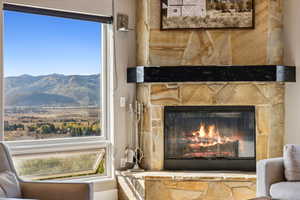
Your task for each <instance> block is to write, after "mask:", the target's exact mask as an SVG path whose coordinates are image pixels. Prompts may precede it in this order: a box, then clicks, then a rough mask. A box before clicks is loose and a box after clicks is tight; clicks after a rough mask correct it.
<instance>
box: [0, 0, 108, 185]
mask: <svg viewBox="0 0 300 200" xmlns="http://www.w3.org/2000/svg"><path fill="white" fill-rule="evenodd" d="M0 1H1V5H0V18H2V20H1V21H0V65H1V66H0V77H1V83H2V84H1V85H0V95H1V98H0V109H1V114H0V130H1V133H0V141H4V108H5V107H4V96H5V95H4V73H3V71H4V67H3V30H4V27H3V21H4V20H3V1H2V0H0ZM101 30H102V33H101V40H102V42H101V43H102V46H101V48H102V49H101V52H102V55H101V56H102V67H101V68H102V72H101V75H102V76H101V81H102V84H101V85H102V90H101V91H102V94H101V95H102V105H101V106H102V107H101V110H102V112H101V114H102V124H103V125H102V131H101V133H102V135H101V136H90V137H78V138H76V137H74V138H62V139H59V138H58V139H43V140H24V141H5V143H6V144H7V145H8V146H9V148H10V150H11V153H12V155H20V154H22V155H28V154H36V153H51V152H58V151H59V152H64V151H72V150H87V149H99V148H102V149H103V148H104V149H105V165H106V166H105V175H103V176H96V177H95V180H96V181H99V180H100V179H101V180H105V181H107V180H110V179H114V173H113V157H112V156H113V153H112V150H113V148H112V146H113V135H112V132H113V131H112V128H113V126H112V123H113V114H112V113H113V105H112V104H113V103H112V102H113V99H112V98H113V94H112V91H113V90H112V71H113V70H112V69H113V67H112V66H113V64H114V63H113V57H114V56H113V54H114V52H113V25H112V24H102V29H101ZM99 37H100V36H99ZM99 53H100V52H99ZM99 67H100V66H99ZM74 179H76V180H78V179H81V178H80V176H79V177H74ZM93 179H94V178H93ZM82 180H84V179H82ZM86 180H90V179H89V178H87V179H86Z"/></svg>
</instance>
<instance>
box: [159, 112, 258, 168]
mask: <svg viewBox="0 0 300 200" xmlns="http://www.w3.org/2000/svg"><path fill="white" fill-rule="evenodd" d="M255 154H256V148H255V107H254V106H167V107H164V169H170V170H188V169H189V170H194V171H198V170H239V171H241V170H249V171H255V165H256V157H255Z"/></svg>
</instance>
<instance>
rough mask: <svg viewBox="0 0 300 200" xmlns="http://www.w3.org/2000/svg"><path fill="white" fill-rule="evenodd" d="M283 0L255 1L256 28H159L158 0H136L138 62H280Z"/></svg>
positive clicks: (217, 63) (144, 63) (188, 63)
mask: <svg viewBox="0 0 300 200" xmlns="http://www.w3.org/2000/svg"><path fill="white" fill-rule="evenodd" d="M282 1H283V0H256V1H255V4H256V5H255V29H249V30H238V29H235V30H230V29H223V30H207V31H202V30H197V31H189V30H176V31H174V30H171V31H160V2H161V0H139V1H137V64H138V65H145V66H149V65H158V66H164V65H165V66H168V65H175V66H177V65H213V64H215V65H256V64H258V65H259V64H282V62H283V61H282V60H283V41H282V38H281V37H282V4H283V2H282Z"/></svg>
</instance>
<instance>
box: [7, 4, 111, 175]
mask: <svg viewBox="0 0 300 200" xmlns="http://www.w3.org/2000/svg"><path fill="white" fill-rule="evenodd" d="M24 8H25V11H26V7H24ZM27 9H29V10H30V9H31V8H27ZM32 9H33V11H34V12H33V13H34V14H33V13H28V12H20V9H18V11H14V9H12V10H11V9H9V10H4V11H3V12H4V27H3V29H4V42H3V49H4V60H3V61H4V69H3V71H4V77H3V78H4V140H5V141H7V142H8V144H9V145H10V146H11V149H12V150H13V154H14V157H13V159H14V162H15V165H16V168H17V171H18V173H19V175H20V176H21V177H23V178H26V179H43V180H45V179H57V178H70V177H76V176H90V175H102V176H107V175H110V171H109V168H110V167H108V166H109V165H110V159H109V156H107V154H108V153H109V152H110V146H111V145H110V140H109V139H110V136H109V134H108V133H109V127H108V126H107V124H108V120H109V117H108V112H109V111H108V109H109V107H110V106H109V101H108V100H107V99H108V98H109V90H108V87H109V83H108V69H107V66H108V59H107V56H109V44H110V25H108V24H104V23H101V22H100V21H101V20H99V21H97V20H90V19H91V18H92V16H86V15H84V16H83V18H86V19H89V20H83V19H82V16H81V17H80V18H79V19H78V15H76V17H75V18H77V19H72V18H74V17H72V14H71V13H69V15H70V16H71V17H69V15H68V13H60V12H58V11H55V12H53V13H54V15H55V16H50V15H52V14H51V11H50V12H48V11H47V12H43V10H41V14H43V15H41V14H36V13H37V11H38V12H39V11H40V10H39V9H37V10H35V9H34V8H32ZM32 9H31V11H32ZM45 11H46V10H45ZM45 13H46V15H45ZM48 13H50V15H48ZM57 14H58V15H57ZM61 14H64V16H63V17H60V16H61ZM58 16H59V17H58ZM93 19H97V18H93Z"/></svg>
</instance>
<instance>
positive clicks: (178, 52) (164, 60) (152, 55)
mask: <svg viewBox="0 0 300 200" xmlns="http://www.w3.org/2000/svg"><path fill="white" fill-rule="evenodd" d="M182 55H183V50H182V49H176V48H174V49H153V48H151V49H150V50H149V65H150V66H179V65H181V58H182ZM170 58H172V59H170Z"/></svg>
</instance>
